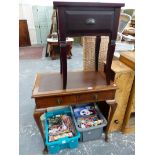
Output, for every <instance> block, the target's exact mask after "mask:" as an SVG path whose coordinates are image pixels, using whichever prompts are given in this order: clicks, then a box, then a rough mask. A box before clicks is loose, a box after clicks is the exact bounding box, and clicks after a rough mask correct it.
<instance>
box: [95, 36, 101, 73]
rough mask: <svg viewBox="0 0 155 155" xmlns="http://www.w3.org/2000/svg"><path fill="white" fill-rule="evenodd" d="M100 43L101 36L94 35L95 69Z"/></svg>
mask: <svg viewBox="0 0 155 155" xmlns="http://www.w3.org/2000/svg"><path fill="white" fill-rule="evenodd" d="M100 43H101V36H96V43H95V70H96V72H97V71H98V57H99V51H100Z"/></svg>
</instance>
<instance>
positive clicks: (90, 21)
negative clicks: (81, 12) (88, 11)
mask: <svg viewBox="0 0 155 155" xmlns="http://www.w3.org/2000/svg"><path fill="white" fill-rule="evenodd" d="M95 22H96V21H95V19H94V18H88V19H87V20H86V24H88V25H94V24H95Z"/></svg>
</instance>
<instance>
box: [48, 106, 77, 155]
mask: <svg viewBox="0 0 155 155" xmlns="http://www.w3.org/2000/svg"><path fill="white" fill-rule="evenodd" d="M60 114H66V115H68V116H71V117H72V115H71V110H70V108H69V107H68V108H63V109H58V110H55V111H50V112H47V113H46V114H45V143H46V145H47V148H48V151H49V152H50V153H51V154H54V153H58V152H59V151H60V150H61V149H65V148H77V147H78V143H79V142H78V139H79V138H80V132H78V131H77V130H76V136H74V137H70V138H69V137H64V138H60V139H59V140H57V141H53V142H49V140H48V121H47V120H48V118H50V117H53V116H55V115H60ZM72 123H73V125H74V122H73V121H72ZM74 126H75V125H74ZM75 129H76V128H75Z"/></svg>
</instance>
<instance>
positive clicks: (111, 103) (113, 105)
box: [105, 100, 117, 142]
mask: <svg viewBox="0 0 155 155" xmlns="http://www.w3.org/2000/svg"><path fill="white" fill-rule="evenodd" d="M106 103H107V104H108V105H109V106H110V115H109V119H108V124H107V127H106V131H105V141H106V142H107V141H108V133H109V131H110V125H111V122H112V119H113V116H114V114H115V111H116V108H117V103H116V102H115V100H107V101H106Z"/></svg>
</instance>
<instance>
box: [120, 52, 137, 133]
mask: <svg viewBox="0 0 155 155" xmlns="http://www.w3.org/2000/svg"><path fill="white" fill-rule="evenodd" d="M119 60H120V61H121V62H123V63H124V64H126V65H127V66H129V67H130V68H131V69H132V70H133V71H135V52H122V53H121V55H120V58H119ZM134 130H135V79H134V81H133V84H132V89H131V92H130V97H129V100H128V105H127V108H126V112H125V116H124V120H123V125H122V132H124V133H129V132H133V131H134Z"/></svg>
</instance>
